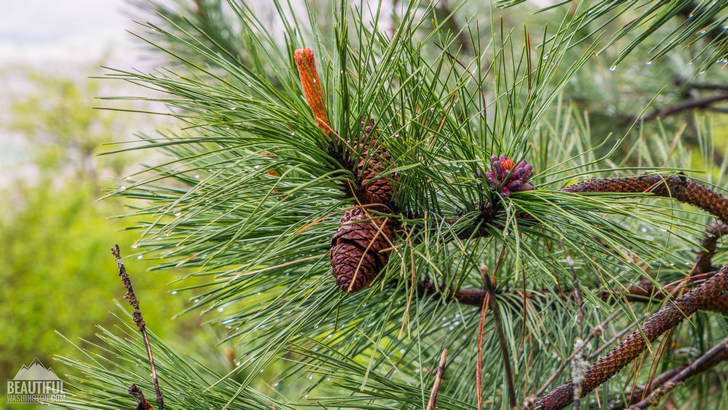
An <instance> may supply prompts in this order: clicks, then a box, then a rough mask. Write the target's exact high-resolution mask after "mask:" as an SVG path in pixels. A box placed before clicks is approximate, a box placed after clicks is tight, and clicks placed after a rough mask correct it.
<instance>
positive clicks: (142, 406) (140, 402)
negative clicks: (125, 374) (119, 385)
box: [129, 384, 153, 410]
mask: <svg viewBox="0 0 728 410" xmlns="http://www.w3.org/2000/svg"><path fill="white" fill-rule="evenodd" d="M129 394H131V395H132V396H134V399H136V401H137V406H136V408H135V410H152V409H153V408H152V405H151V404H149V402H148V401H147V399H145V398H144V393H142V389H140V388H139V387H137V385H136V384H132V385H131V386H129Z"/></svg>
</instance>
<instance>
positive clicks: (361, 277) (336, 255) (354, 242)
mask: <svg viewBox="0 0 728 410" xmlns="http://www.w3.org/2000/svg"><path fill="white" fill-rule="evenodd" d="M370 218H372V216H371V215H369V214H367V213H366V211H364V210H362V209H353V210H351V211H347V212H346V213H345V214H344V216H343V217H342V218H341V220H340V222H341V226H340V227H339V229H338V230H337V231H336V233H335V234H334V236H332V237H331V253H330V254H329V256H330V258H331V268H332V274H333V275H334V277H335V278H336V284H337V285H339V287H340V288H341V290H342V291H344V292H346V293H354V292H357V291H359V290H361V289H364V288H366V287H369V285H371V284H372V283H373V282H374V280H376V278H377V276H378V275H379V272H380V271H381V270H382V268H383V267H384V265H386V264H387V260H388V259H389V254H388V253H387V252H382V250H383V249H385V248H389V247H390V241H391V240H392V230H391V228H390V227H389V226H388V224H387V223H385V220H384V219H381V218H379V219H370Z"/></svg>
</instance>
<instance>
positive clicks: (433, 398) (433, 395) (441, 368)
mask: <svg viewBox="0 0 728 410" xmlns="http://www.w3.org/2000/svg"><path fill="white" fill-rule="evenodd" d="M446 361H447V349H443V350H442V355H441V356H440V364H439V365H438V366H437V373H436V374H435V382H434V383H433V384H432V391H431V392H430V400H429V401H428V402H427V410H433V409H434V408H435V407H436V406H437V391H438V390H439V389H440V382H441V381H442V375H444V374H445V363H446Z"/></svg>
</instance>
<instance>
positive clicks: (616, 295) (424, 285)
mask: <svg viewBox="0 0 728 410" xmlns="http://www.w3.org/2000/svg"><path fill="white" fill-rule="evenodd" d="M705 276H709V275H705ZM705 276H701V277H700V279H703V278H704V277H705ZM697 280H698V279H697V278H690V281H691V282H694V281H697ZM676 289H677V288H676V287H674V286H671V285H667V286H664V287H662V289H659V288H657V287H655V286H654V285H653V284H652V283H649V282H648V283H645V284H641V285H639V286H638V285H634V286H631V287H630V288H629V289H627V291H626V292H623V291H621V290H616V289H615V290H614V291H613V292H609V291H606V290H605V291H601V292H595V293H596V295H597V296H598V297H599V298H600V299H602V300H603V301H605V302H610V303H614V302H615V301H616V300H618V299H619V300H625V301H627V302H639V303H646V302H650V301H655V300H662V299H665V297H668V298H672V297H674V296H675V295H674V293H676V292H675V291H676ZM417 290H418V293H419V294H420V296H428V297H431V298H433V299H435V300H437V299H444V300H445V301H447V302H451V301H457V302H458V303H460V304H463V305H469V306H474V307H478V308H480V307H482V306H483V300H484V298H485V295H486V293H487V292H486V291H485V290H484V289H463V288H455V287H450V288H448V289H445V286H444V285H440V286H438V285H436V284H435V283H433V282H432V281H430V280H429V279H421V280H419V281H418V282H417ZM592 290H594V289H592ZM519 292H520V291H519ZM519 292H515V291H511V290H507V289H503V290H496V292H495V294H496V295H506V296H513V297H519V298H523V297H524V295H523V294H522V293H519ZM548 292H551V291H549V290H544V289H535V290H529V291H526V293H525V297H526V298H527V299H530V300H535V301H545V300H546V296H545V295H543V293H548ZM553 292H554V293H555V294H556V295H558V296H560V297H561V298H564V299H566V298H571V297H573V292H574V291H573V289H568V288H567V289H562V290H561V291H559V290H554V291H553ZM508 299H509V300H510V299H511V298H510V297H509V298H508ZM519 307H520V306H519ZM701 310H707V311H711V312H717V313H728V293H726V294H723V295H721V296H719V297H718V298H716V299H713V300H712V301H710V302H709V303H708V304H706V305H705V306H704V307H703V308H702V309H701Z"/></svg>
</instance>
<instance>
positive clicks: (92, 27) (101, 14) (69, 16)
mask: <svg viewBox="0 0 728 410" xmlns="http://www.w3.org/2000/svg"><path fill="white" fill-rule="evenodd" d="M132 12H133V8H132V7H131V6H130V5H129V3H128V2H126V1H125V0H4V1H2V12H1V13H0V65H6V64H9V63H10V64H14V63H29V64H31V65H37V64H44V63H49V62H56V63H61V64H63V63H66V62H69V63H72V62H91V61H95V60H98V59H99V58H101V57H102V56H103V55H104V53H105V52H106V53H108V51H109V50H111V49H112V48H113V49H115V50H124V49H127V50H130V49H132V48H133V42H132V40H131V36H130V35H129V34H128V33H126V31H125V30H127V29H133V28H134V23H133V22H131V18H130V15H131V13H132ZM112 58H113V56H112Z"/></svg>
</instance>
